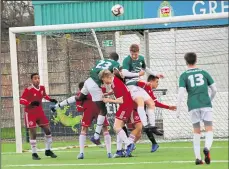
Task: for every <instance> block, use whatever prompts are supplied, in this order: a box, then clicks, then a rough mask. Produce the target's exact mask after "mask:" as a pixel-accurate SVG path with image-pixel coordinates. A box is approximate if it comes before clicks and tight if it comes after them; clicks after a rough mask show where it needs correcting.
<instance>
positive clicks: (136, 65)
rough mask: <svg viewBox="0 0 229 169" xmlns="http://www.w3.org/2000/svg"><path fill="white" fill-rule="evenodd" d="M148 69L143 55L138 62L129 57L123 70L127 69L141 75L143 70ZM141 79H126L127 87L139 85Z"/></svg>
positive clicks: (123, 65)
mask: <svg viewBox="0 0 229 169" xmlns="http://www.w3.org/2000/svg"><path fill="white" fill-rule="evenodd" d="M145 68H146V63H145V58H144V57H143V56H142V55H139V56H138V59H137V60H133V59H132V58H131V56H130V55H128V56H127V57H126V58H125V59H124V60H123V63H122V69H126V70H128V71H129V72H132V73H139V72H140V71H141V70H142V69H145ZM138 80H139V77H133V78H125V82H126V85H137V81H138Z"/></svg>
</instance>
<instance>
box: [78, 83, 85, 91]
mask: <svg viewBox="0 0 229 169" xmlns="http://www.w3.org/2000/svg"><path fill="white" fill-rule="evenodd" d="M83 85H84V82H80V83H79V84H78V87H79V89H80V90H81V89H82V88H83Z"/></svg>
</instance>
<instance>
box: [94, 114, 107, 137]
mask: <svg viewBox="0 0 229 169" xmlns="http://www.w3.org/2000/svg"><path fill="white" fill-rule="evenodd" d="M104 120H105V116H102V115H98V118H97V125H96V128H95V134H94V137H95V139H99V135H100V133H101V130H102V128H103V123H104Z"/></svg>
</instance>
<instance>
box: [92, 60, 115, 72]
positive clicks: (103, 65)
mask: <svg viewBox="0 0 229 169" xmlns="http://www.w3.org/2000/svg"><path fill="white" fill-rule="evenodd" d="M111 65H112V63H111V62H107V61H104V60H100V61H99V64H98V65H97V66H96V67H95V68H97V69H103V70H105V69H109V68H110V66H111Z"/></svg>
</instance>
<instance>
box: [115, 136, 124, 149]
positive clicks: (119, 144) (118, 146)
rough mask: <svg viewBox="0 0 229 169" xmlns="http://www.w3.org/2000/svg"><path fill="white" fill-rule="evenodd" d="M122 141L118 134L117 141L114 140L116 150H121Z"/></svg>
mask: <svg viewBox="0 0 229 169" xmlns="http://www.w3.org/2000/svg"><path fill="white" fill-rule="evenodd" d="M122 143H123V141H122V140H121V139H120V137H119V135H117V141H116V145H117V150H122Z"/></svg>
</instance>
